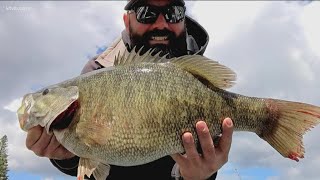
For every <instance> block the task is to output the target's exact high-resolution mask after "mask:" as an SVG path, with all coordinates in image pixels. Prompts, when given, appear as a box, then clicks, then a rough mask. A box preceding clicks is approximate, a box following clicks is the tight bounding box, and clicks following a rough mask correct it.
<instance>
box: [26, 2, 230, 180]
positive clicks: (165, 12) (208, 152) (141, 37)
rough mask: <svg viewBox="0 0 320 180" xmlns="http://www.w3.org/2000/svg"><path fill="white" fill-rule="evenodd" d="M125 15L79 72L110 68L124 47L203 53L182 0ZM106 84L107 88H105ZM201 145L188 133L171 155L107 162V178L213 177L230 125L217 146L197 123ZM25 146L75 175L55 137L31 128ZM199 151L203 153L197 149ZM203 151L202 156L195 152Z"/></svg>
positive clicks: (144, 5) (135, 5) (201, 33)
mask: <svg viewBox="0 0 320 180" xmlns="http://www.w3.org/2000/svg"><path fill="white" fill-rule="evenodd" d="M125 10H127V12H126V13H125V14H124V15H123V20H124V24H125V27H126V28H125V30H124V31H123V32H122V36H121V38H118V39H117V40H116V41H115V42H114V43H113V44H112V45H111V46H110V47H109V48H108V49H107V50H106V51H105V52H103V53H102V54H100V55H99V56H97V57H95V58H94V59H92V60H90V61H89V62H88V63H87V64H86V66H85V67H84V69H83V70H82V73H86V72H89V71H93V70H96V69H100V68H104V67H107V66H112V65H113V61H114V57H115V56H116V55H118V54H119V53H120V54H122V53H123V52H124V51H125V50H126V49H127V50H129V51H130V50H132V49H133V47H137V49H139V48H141V47H143V52H145V51H146V50H148V49H150V48H152V49H154V50H155V52H160V51H162V52H163V54H167V53H168V54H169V57H177V56H181V55H185V54H195V53H197V54H201V55H202V54H203V53H204V51H205V49H206V46H207V44H208V39H209V38H208V34H207V33H206V31H205V30H204V29H203V28H202V27H201V26H200V25H199V24H198V23H196V22H195V21H194V20H192V19H191V18H190V17H187V16H185V4H184V1H183V0H131V1H129V3H128V4H127V5H126V7H125ZM106 88H108V87H106ZM196 129H197V135H198V137H199V141H200V145H199V147H201V148H199V152H198V151H197V149H196V145H195V144H194V141H193V137H192V135H191V133H188V132H187V133H184V134H183V136H182V139H183V145H184V148H185V151H186V153H185V154H184V155H181V154H173V155H171V156H167V157H163V158H161V159H159V160H156V161H154V162H151V163H148V164H145V165H140V166H134V167H118V166H113V165H111V170H110V174H109V176H108V178H107V179H127V177H130V179H172V178H179V177H181V178H183V179H192V180H193V179H194V180H203V179H215V178H216V175H217V171H218V169H220V168H221V167H222V166H223V165H224V164H225V163H226V162H227V159H228V153H229V150H230V146H231V139H232V132H233V124H232V121H231V120H230V119H229V118H227V119H225V120H224V121H223V124H222V130H223V131H222V136H221V138H220V140H219V144H218V146H217V147H214V144H213V140H212V138H211V135H210V133H209V130H208V127H207V125H206V124H205V122H204V121H199V122H198V123H197V124H196ZM26 146H27V147H28V148H29V149H30V150H32V151H33V152H34V153H35V154H37V155H38V156H44V157H48V158H50V161H51V162H52V164H53V165H54V166H55V167H57V168H58V169H59V170H60V171H62V172H64V173H66V174H69V175H73V176H75V175H76V173H77V166H78V161H79V158H78V157H77V156H75V155H74V154H72V153H70V152H69V151H68V150H66V149H65V148H64V147H62V146H61V145H60V144H59V143H58V142H57V140H56V139H55V137H54V136H53V135H51V136H50V135H48V134H46V132H45V131H44V130H43V128H41V127H39V126H38V127H35V128H33V129H31V130H29V132H28V135H27V139H26ZM200 151H202V152H200ZM199 153H201V154H199Z"/></svg>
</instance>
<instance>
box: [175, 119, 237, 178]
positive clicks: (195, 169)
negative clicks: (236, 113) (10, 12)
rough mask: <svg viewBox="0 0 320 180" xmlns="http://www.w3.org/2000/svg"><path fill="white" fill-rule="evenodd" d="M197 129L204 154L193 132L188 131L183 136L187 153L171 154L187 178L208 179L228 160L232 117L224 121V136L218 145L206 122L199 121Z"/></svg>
mask: <svg viewBox="0 0 320 180" xmlns="http://www.w3.org/2000/svg"><path fill="white" fill-rule="evenodd" d="M196 129H197V134H198V137H199V141H200V144H201V148H202V151H203V154H202V155H200V154H199V153H198V152H197V149H196V146H195V143H194V139H193V137H192V134H191V133H189V132H186V133H184V134H183V136H182V139H183V146H184V148H185V151H186V154H184V155H181V154H179V153H178V154H174V155H171V157H172V158H173V159H174V160H175V161H176V163H177V164H178V165H179V167H180V174H181V176H182V177H183V178H184V179H185V180H204V179H208V178H209V177H210V176H212V175H213V174H214V173H215V172H217V171H218V170H219V169H220V168H221V167H222V166H223V165H224V164H225V163H227V161H228V154H229V151H230V147H231V141H232V133H233V123H232V121H231V119H230V118H226V119H225V120H224V121H223V123H222V136H221V139H220V141H219V145H218V147H214V144H213V140H212V138H211V135H210V132H209V129H208V127H207V125H206V123H205V122H203V121H199V122H197V124H196Z"/></svg>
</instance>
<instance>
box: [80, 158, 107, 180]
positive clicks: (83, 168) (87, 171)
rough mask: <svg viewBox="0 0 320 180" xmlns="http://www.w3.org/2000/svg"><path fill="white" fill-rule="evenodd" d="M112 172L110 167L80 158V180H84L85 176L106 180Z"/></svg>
mask: <svg viewBox="0 0 320 180" xmlns="http://www.w3.org/2000/svg"><path fill="white" fill-rule="evenodd" d="M109 172H110V165H107V164H103V163H100V162H98V161H95V160H91V159H87V158H80V160H79V166H78V174H77V179H78V180H84V176H85V175H87V176H88V177H89V178H90V176H91V175H92V174H93V176H94V178H95V179H96V180H105V179H106V178H107V177H108V175H109Z"/></svg>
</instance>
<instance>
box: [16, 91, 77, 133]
mask: <svg viewBox="0 0 320 180" xmlns="http://www.w3.org/2000/svg"><path fill="white" fill-rule="evenodd" d="M78 97H79V90H78V87H77V86H69V87H59V86H54V87H49V88H44V89H42V90H40V91H38V92H35V93H29V94H26V95H25V96H24V97H23V99H22V103H21V106H20V108H19V109H18V110H17V115H18V119H19V124H20V128H21V129H22V130H24V131H28V130H29V129H30V128H32V127H35V126H37V125H40V126H42V127H45V128H46V130H47V133H50V132H49V129H50V125H51V124H52V122H53V121H54V120H55V119H56V118H57V117H58V116H59V115H61V114H63V113H64V112H65V111H66V110H67V109H68V108H69V107H70V106H72V104H73V103H76V102H77V100H78Z"/></svg>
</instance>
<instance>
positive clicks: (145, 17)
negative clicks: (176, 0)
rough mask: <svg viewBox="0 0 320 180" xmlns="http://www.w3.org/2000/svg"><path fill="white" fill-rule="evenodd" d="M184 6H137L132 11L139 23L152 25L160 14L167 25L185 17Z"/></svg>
mask: <svg viewBox="0 0 320 180" xmlns="http://www.w3.org/2000/svg"><path fill="white" fill-rule="evenodd" d="M185 10H186V8H185V6H175V5H169V6H163V7H160V6H150V5H144V6H138V7H134V8H132V11H134V12H135V13H136V18H137V21H138V22H139V23H143V24H152V23H154V22H156V20H157V19H158V17H159V14H160V13H162V14H163V16H164V18H165V19H166V21H167V22H168V23H178V22H181V21H182V20H183V19H184V17H185Z"/></svg>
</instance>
